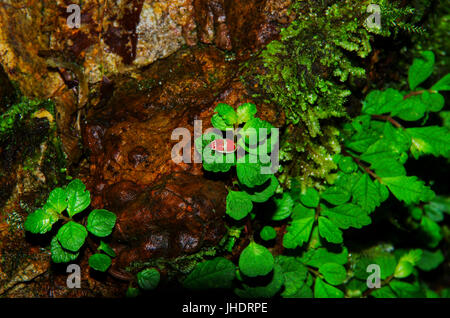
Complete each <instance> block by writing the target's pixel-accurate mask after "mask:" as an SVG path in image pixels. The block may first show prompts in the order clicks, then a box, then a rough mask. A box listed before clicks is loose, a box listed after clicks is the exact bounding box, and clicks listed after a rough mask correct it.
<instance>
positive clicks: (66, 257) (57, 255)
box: [50, 236, 80, 263]
mask: <svg viewBox="0 0 450 318" xmlns="http://www.w3.org/2000/svg"><path fill="white" fill-rule="evenodd" d="M50 251H51V252H52V261H53V262H55V263H68V262H70V261H74V260H75V259H77V257H78V256H79V255H80V253H79V252H77V253H73V252H69V251H66V250H65V249H63V248H62V246H61V244H60V243H59V242H58V239H57V238H56V236H54V237H53V239H52V242H51V244H50Z"/></svg>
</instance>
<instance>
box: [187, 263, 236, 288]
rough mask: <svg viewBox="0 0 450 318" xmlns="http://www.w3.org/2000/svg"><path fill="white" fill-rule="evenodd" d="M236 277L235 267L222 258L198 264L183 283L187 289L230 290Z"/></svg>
mask: <svg viewBox="0 0 450 318" xmlns="http://www.w3.org/2000/svg"><path fill="white" fill-rule="evenodd" d="M235 276H236V266H234V264H233V263H232V262H231V261H229V260H227V259H226V258H223V257H216V258H214V259H212V260H208V261H204V262H202V263H198V264H197V265H196V267H195V268H194V270H193V271H192V272H191V273H190V274H189V275H188V276H187V277H186V279H185V280H184V281H183V286H184V287H186V288H189V289H195V290H197V289H211V288H230V287H231V284H232V281H233V279H234V278H235Z"/></svg>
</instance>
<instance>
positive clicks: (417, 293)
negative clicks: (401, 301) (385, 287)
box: [389, 280, 424, 298]
mask: <svg viewBox="0 0 450 318" xmlns="http://www.w3.org/2000/svg"><path fill="white" fill-rule="evenodd" d="M389 287H391V289H392V290H393V291H394V293H395V294H396V295H397V296H398V297H400V298H423V297H424V293H423V291H422V290H421V289H420V287H419V286H414V285H412V284H409V283H405V282H402V281H399V280H393V281H391V283H390V284H389Z"/></svg>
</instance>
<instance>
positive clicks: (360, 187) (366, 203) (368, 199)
mask: <svg viewBox="0 0 450 318" xmlns="http://www.w3.org/2000/svg"><path fill="white" fill-rule="evenodd" d="M353 199H354V202H355V203H356V204H358V205H359V206H360V207H361V208H362V209H363V211H364V212H366V213H371V212H372V211H374V210H375V208H376V207H378V206H379V205H380V204H381V198H380V193H379V190H378V187H377V186H376V185H375V184H374V183H373V181H372V180H371V179H370V177H369V175H368V174H366V173H364V174H362V175H361V178H360V179H359V180H358V182H357V183H356V184H355V186H354V187H353Z"/></svg>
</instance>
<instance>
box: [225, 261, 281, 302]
mask: <svg viewBox="0 0 450 318" xmlns="http://www.w3.org/2000/svg"><path fill="white" fill-rule="evenodd" d="M283 282H284V280H283V273H282V272H281V268H280V266H279V265H278V264H275V265H274V268H273V277H272V280H271V281H270V283H269V284H268V285H266V286H259V287H250V286H248V285H246V284H243V289H235V290H234V292H235V293H236V295H238V296H239V297H241V298H271V297H273V296H275V295H276V293H278V291H279V290H280V289H281V287H282V286H283Z"/></svg>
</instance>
